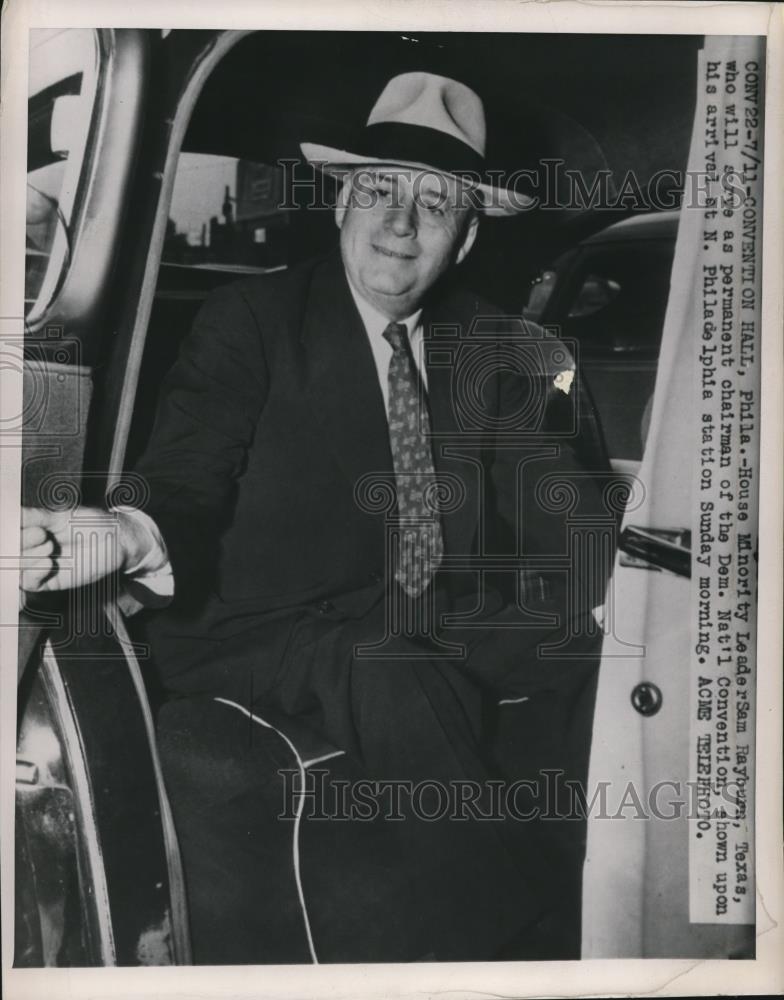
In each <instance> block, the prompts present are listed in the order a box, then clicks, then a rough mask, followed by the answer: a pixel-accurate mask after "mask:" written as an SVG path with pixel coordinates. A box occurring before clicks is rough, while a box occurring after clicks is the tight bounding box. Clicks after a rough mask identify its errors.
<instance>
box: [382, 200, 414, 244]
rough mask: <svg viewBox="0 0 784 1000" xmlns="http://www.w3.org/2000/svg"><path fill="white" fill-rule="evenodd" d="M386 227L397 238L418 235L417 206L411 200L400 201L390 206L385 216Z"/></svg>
mask: <svg viewBox="0 0 784 1000" xmlns="http://www.w3.org/2000/svg"><path fill="white" fill-rule="evenodd" d="M384 225H385V226H386V227H387V229H389V230H390V231H391V232H393V233H394V234H395V235H396V236H414V235H416V206H415V205H414V202H413V200H411V199H408V198H406V199H400V200H399V201H398V202H397V203H396V204H393V205H388V206H387V210H386V212H385V214H384Z"/></svg>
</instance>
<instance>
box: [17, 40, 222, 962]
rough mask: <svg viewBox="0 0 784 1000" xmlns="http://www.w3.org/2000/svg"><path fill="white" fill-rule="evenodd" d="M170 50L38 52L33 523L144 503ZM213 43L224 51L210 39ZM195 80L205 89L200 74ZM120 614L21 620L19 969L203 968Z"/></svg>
mask: <svg viewBox="0 0 784 1000" xmlns="http://www.w3.org/2000/svg"><path fill="white" fill-rule="evenodd" d="M159 39H160V35H159V34H158V33H145V32H141V31H135V30H117V31H114V30H108V29H107V30H92V29H84V30H76V29H74V30H46V31H43V30H41V31H32V32H31V35H30V73H29V81H30V95H29V103H28V121H29V126H28V173H27V182H28V191H27V239H26V269H25V270H26V274H25V279H26V280H25V307H24V313H25V319H24V341H23V344H20V345H19V347H20V348H21V351H20V353H23V355H24V371H23V383H24V389H23V412H22V414H21V416H20V420H19V426H18V428H17V430H18V432H19V433H18V434H17V437H16V438H15V440H16V441H17V442H18V443H19V444H21V449H22V503H23V505H25V506H31V507H33V506H46V507H49V508H54V509H60V510H68V509H72V508H75V507H76V506H78V505H80V504H87V505H89V504H101V503H103V501H104V498H106V497H107V496H108V498H109V500H110V501H111V498H112V497H114V500H115V502H131V503H132V502H133V501H134V496H133V494H134V491H135V490H137V488H138V484H137V483H136V482H135V481H134V480H133V479H132V478H131V479H128V478H126V479H124V480H122V481H120V478H119V477H118V476H116V475H115V476H113V475H112V471H111V466H110V456H111V452H112V450H113V449H114V447H115V446H116V442H117V440H118V437H121V435H122V432H123V430H122V425H121V424H120V423H118V421H117V418H116V409H115V408H114V407H113V406H112V405H110V402H111V401H113V397H112V395H111V392H107V388H108V386H107V382H106V378H105V372H106V371H107V370H109V367H110V366H109V364H108V359H111V358H112V357H113V355H114V354H115V352H116V351H117V349H118V345H123V346H124V345H125V340H124V338H123V336H122V335H118V331H120V330H121V324H120V317H121V315H122V314H123V312H124V311H125V310H126V309H127V308H128V306H129V301H133V300H134V299H138V290H134V288H133V284H132V282H129V281H128V274H129V271H128V268H129V264H128V260H127V257H126V258H123V255H122V253H121V250H122V248H123V246H125V245H127V242H128V239H129V237H130V236H131V234H132V233H133V235H134V236H140V235H142V234H143V232H144V227H145V219H144V217H142V218H141V220H140V219H139V218H135V217H134V215H133V212H132V208H133V205H134V204H141V203H142V202H144V201H145V200H147V201H149V200H155V198H156V197H157V194H158V188H159V185H158V184H157V181H156V178H155V176H154V174H151V173H149V172H148V170H149V159H148V158H147V156H148V149H149V150H154V149H155V139H154V137H153V138H151V139H146V138H145V136H146V134H147V133H146V132H145V130H144V128H143V124H144V123H145V112H150V110H151V105H150V101H149V99H150V94H151V90H150V83H151V74H152V72H153V68H154V48H155V44H156V42H158V41H159ZM199 42H200V46H201V48H204V45H205V38H204V37H201V38H200V39H199ZM185 67H186V70H187V72H185V71H183V70H181V71H180V72H181V75H183V76H185V77H186V78H187V73H189V72H190V69H191V62H190V61H188V62H186V63H185ZM174 89H175V90H176V91H177V93H179V91H180V90H181V85H178V86H176V87H175V88H174ZM152 107H153V108H154V107H155V105H153V106H152ZM151 118H152V122H149V120H148V124H153V125H154V124H155V117H154V115H152V116H151ZM145 142H148V143H149V147H145V145H144V144H145ZM134 199H135V201H134ZM152 216H154V213H152V215H151V217H152ZM142 256H144V255H142ZM123 293H125V294H123ZM112 490H113V491H114V492H112ZM129 491H130V492H129ZM86 527H87V529H88V530H89V525H87V526H86ZM117 597H118V594H117V592H116V587H115V586H114V585H113V584H112V583H111V582H109V583H108V584H106V585H103V586H96V587H93V588H83V589H80V590H74V591H70V592H63V593H60V594H48V595H39V596H35V597H28V599H27V601H26V603H25V606H24V608H23V610H22V611H21V612H20V621H19V657H18V662H19V676H20V681H19V686H18V698H17V717H18V723H17V762H16V810H15V822H16V899H15V953H14V964H15V965H16V966H18V967H40V966H50V965H55V966H56V965H64V966H81V965H84V966H91V965H158V964H171V963H174V962H187V961H188V960H189V945H188V932H187V920H186V914H185V899H184V890H183V882H182V873H181V869H180V865H179V856H178V851H177V843H176V837H175V835H174V831H173V825H172V822H171V817H170V813H169V807H168V802H167V799H166V795H165V791H164V788H163V784H162V781H161V775H160V768H159V765H158V759H157V752H156V748H155V740H154V732H153V722H152V716H151V712H150V706H149V701H148V695H147V690H146V686H145V679H144V676H143V670H142V664H143V660H144V653H145V651H144V649H143V648H140V647H139V646H136V645H134V644H133V643H132V642H131V641H130V639H129V637H128V635H127V632H126V630H125V625H124V622H123V619H122V616H121V615H120V613H119V610H118V605H117Z"/></svg>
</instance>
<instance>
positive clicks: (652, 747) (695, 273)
mask: <svg viewBox="0 0 784 1000" xmlns="http://www.w3.org/2000/svg"><path fill="white" fill-rule="evenodd" d="M761 42H762V40H761V39H757V38H734V39H721V38H710V39H706V44H705V49H704V50H703V51H702V52H701V53H700V66H699V71H698V79H699V80H701V81H703V88H704V89H703V90H702V91H701V92H700V93H699V95H698V101H697V112H696V116H695V124H694V133H693V137H692V147H691V153H690V160H689V170H690V171H691V176H695V175H696V173H697V172H698V170H699V169H700V168H701V166H702V165H703V164H704V163H705V158H706V148H705V144H706V143H708V144H709V143H710V136H707V135H706V132H705V128H704V122H705V114H706V109H707V108H711V109H712V111H711V112H710V113H711V114H716V115H717V116H718V118H719V120H721V116H722V115H724V114H725V109H726V113H727V115H728V117H731V116H734V114H735V111H736V109H737V105H735V104H734V99H733V98H729V97H727V94H726V93H716V88H715V87H713V83H712V81H708V82H707V83H705V81H706V79H707V77H706V61H708V60H711V61H712V62H707V65H713V66H716V67H723V66H724V65H726V67H727V71H728V72H734V69H735V66H737V65H741V66H746V67H747V70H748V69H752V70H753V69H754V68H755V67H759V65H761V64H762V58H763V53H762V44H761ZM711 88H713V89H711ZM728 90H729V88H728ZM730 92H731V91H730ZM729 105H731V107H730V106H729ZM719 127H721V126H719ZM753 137H754V129H753V128H752V127H751V126H750V130H749V140H750V141H751V140H752V139H753ZM755 141H758V139H757V140H755ZM733 156H734V152H733V147H732V146H731V144H729V143H727V144H725V145H724V148H723V151H722V152H720V153H719V159H718V166H717V172H718V173H717V176H718V177H721V176H722V171H723V170H725V169H733V167H732V164H733ZM722 158H723V160H724V161H726V163H727V166H726V168H725V167H724V165H723V161H722ZM744 181H745V182H746V183H747V184H748V188H747V189H746V193H745V195H744V197H745V199H746V201H745V202H739V203H737V204H734V203H733V202H731V201H728V200H724V201H723V202H722V205H723V209H724V211H723V212H722V222H723V229H722V232H723V234H724V239H723V241H717V242H716V245H715V246H714V241H713V238H712V236H711V235H710V234H712V233H713V232H714V230H713V226H712V224H711V221H712V219H713V218H714V217H715V216H716V213H714V215H713V216H712V215H711V214H710V212H711V211H713V208H712V205H711V203H709V202H706V201H705V200H703V201H702V202H700V201H691V202H689V201H688V198H685V201H686V204H685V206H684V208H683V210H682V212H681V218H680V223H679V231H678V238H677V246H676V251H675V257H674V263H673V269H672V282H671V288H670V295H669V300H668V303H667V313H666V318H665V321H664V335H663V340H662V346H661V352H660V355H659V361H658V367H657V371H656V378H655V392H654V397H653V403H652V409H651V415H650V429H649V431H648V434H647V441H646V442H645V450H644V454H643V455H642V461H641V464H640V466H639V469H638V470H637V473H636V476H635V478H634V479H633V480H632V486H631V490H630V499H629V502H628V503H627V505H626V512H625V516H624V520H623V525H622V529H623V530H622V533H621V536H620V545H619V552H618V556H617V558H616V563H615V569H614V574H613V579H612V581H611V584H610V587H609V589H608V599H607V605H606V616H607V617H606V620H605V640H604V645H603V649H602V664H601V673H600V680H599V689H598V694H597V703H596V714H595V719H594V737H593V748H592V757H591V772H590V777H589V787H588V799H589V800H592V804H591V809H590V812H589V821H588V822H589V833H588V851H587V861H586V866H585V877H584V898H583V954H584V956H585V957H630V958H631V957H634V958H641V957H645V958H698V957H703V958H753V957H754V933H755V926H754V919H755V909H754V890H753V829H752V827H751V824H752V822H753V782H751V781H750V780H749V778H748V775H749V770H750V768H751V766H752V765H751V764H750V763H749V760H750V756H751V755H752V754H753V749H750V746H751V747H752V748H753V711H754V708H753V706H754V699H753V683H754V682H753V670H754V659H753V657H754V611H753V601H754V596H753V590H754V584H753V582H752V578H753V575H754V571H753V548H754V541H753V539H754V533H755V530H756V529H755V518H756V513H755V506H754V504H755V499H754V486H753V485H752V486H751V487H749V486H748V482H749V480H750V479H752V478H753V475H752V474H751V473H747V472H744V471H743V470H748V468H749V467H750V465H751V466H752V467H753V464H754V462H755V458H753V457H752V456H753V455H754V454H755V449H756V438H755V434H756V430H755V415H754V404H753V402H751V403H749V411H748V419H747V421H746V431H745V432H741V434H740V435H739V434H738V425H737V424H736V423H735V419H736V416H735V415H736V414H738V413H740V410H739V409H738V406H739V405H740V404H739V402H738V401H739V400H740V399H743V398H744V397H743V393H744V392H745V393H746V394H747V396H746V398H747V399H750V400H752V401H753V400H754V399H756V398H757V397H756V395H755V393H756V392H757V389H756V388H755V386H758V384H759V382H758V378H759V370H758V368H756V366H755V353H754V350H753V349H747V350H746V351H745V352H744V351H743V350H742V349H741V348H740V344H741V343H742V341H741V335H740V330H741V329H742V327H741V319H742V320H743V321H744V322H747V323H750V324H751V329H757V327H756V324H757V323H758V316H756V314H755V306H754V303H755V301H757V302H758V300H759V286H758V285H756V292H755V291H754V290H753V289H751V288H750V289H749V293H748V294H749V296H750V302H751V307H750V308H749V309H748V311H741V310H740V309H739V308H738V309H737V311H736V305H735V304H734V303H736V302H737V299H738V298H739V297H740V295H741V287H742V286H741V281H740V277H739V276H740V274H741V271H740V264H741V252H740V249H741V243H740V240H739V239H738V240H737V241H736V240H735V238H734V236H733V233H734V232H735V231H736V230H735V227H738V229H737V231H738V232H740V227H739V217H740V212H741V209H743V210H744V211H746V207H745V206H748V209H749V211H750V217H751V220H752V222H751V225H752V230H751V231H752V234H753V231H754V229H753V227H754V225H756V224H759V223H758V217H757V213H756V209H757V208H758V207H759V205H760V203H761V188H760V179H759V176H758V174H757V173H756V172H755V171H753V170H749V171H748V177H747V178H744ZM722 197H724V196H722ZM755 220H757V221H756V222H755ZM728 234H729V235H728ZM721 267H724V268H727V267H729V268H730V270H729V271H727V272H725V273H727V274H732V275H735V277H734V278H733V279H731V280H728V281H727V282H725V285H726V286H727V287H729V288H730V291H729V292H724V293H723V295H724V298H723V300H722V302H723V304H722V321H723V323H724V325H723V326H722V327H721V330H722V336H721V344H719V342H718V337H717V336H715V334H716V330H718V329H719V327H718V326H714V325H713V324H712V322H709V321H712V319H713V316H714V313H713V312H712V310H713V302H712V294H711V293H710V292H708V291H706V289H710V288H712V287H713V285H712V284H710V282H712V281H713V279H714V276H715V275H716V274H720V273H722V272H721V271H720V268H721ZM758 281H759V272H758V271H757V272H754V271H752V272H751V277H750V279H749V283H750V285H754V284H755V282H758ZM755 295H756V299H755ZM733 296H735V297H737V298H734V297H733ZM716 301H719V299H718V297H717V299H716ZM752 339H753V338H752ZM706 344H707V345H708V350H707V351H706V347H705V345H706ZM722 345H723V346H722ZM720 347H721V350H720ZM714 352H715V353H714ZM719 357H722V358H725V359H726V360H725V361H723V362H722V363H721V364H720V365H719V362H718V361H716V365H717V367H718V371H719V374H718V375H716V370H717V369H716V368H712V364H713V361H712V359H718V358H719ZM756 361H757V362H758V357H757V358H756ZM714 376H715V377H716V379H717V380H718V381H713V379H714ZM719 384H720V385H721V394H719V391H718V388H717V387H718V385H719ZM714 388H715V389H716V391H715V392H714ZM727 400H734V401H735V402H733V403H731V404H730V405H728V406H727V405H725V404H726V403H727ZM721 407H724V409H721ZM722 421H727V422H728V423H727V427H728V428H729V429H728V430H727V431H726V434H727V441H728V442H731V443H729V444H727V446H726V451H723V452H722V460H721V463H719V460H718V459H717V458H716V455H717V454H718V451H714V450H713V449H714V448H716V449H718V447H719V444H720V441H719V436H718V433H716V436H715V437H714V432H716V429H717V427H718V426H719V424H720V423H722ZM724 433H725V432H724V429H723V428H722V434H724ZM741 444H743V445H744V448H741V447H740V446H741ZM722 447H724V446H723V445H722ZM747 454H748V457H746V455H747ZM725 459H726V462H725ZM714 465H715V468H714ZM725 469H726V471H723V470H725ZM744 476H747V479H746V486H744V485H743V483H744ZM744 490H745V493H746V495H745V498H744V497H743V492H744ZM720 511H721V514H720V513H719V512H720ZM708 515H709V519H708V521H707V522H706V521H704V517H705V516H708ZM720 524H727V525H728V527H727V528H726V529H722V528H720V527H719V525H720ZM722 559H728V560H729V562H727V563H726V565H727V566H730V565H731V566H733V567H738V568H743V570H744V571H745V572H744V580H745V581H746V582H742V583H741V582H738V583H737V584H736V582H735V580H734V579H733V581H732V582H731V583H728V584H727V585H726V586H724V585H722V584H721V582H720V581H721V579H722V570H721V568H720V567H721V566H722V565H723V563H722ZM749 566H751V568H750V569H749ZM739 579H740V577H739ZM743 588H748V595H749V596H748V597H747V598H743V596H742V595H741V594H740V591H741V590H742V589H743ZM705 595H707V596H705ZM706 601H707V602H708V603H707V604H705V602H706ZM711 602H712V603H711ZM733 602H734V603H733ZM725 606H726V609H725ZM704 607H705V608H712V610H711V611H710V613H709V614H707V613H706V615H705V624H704V625H703V624H701V623H702V622H703V608H704ZM750 608H751V609H752V610H749V609H750ZM722 609H725V610H722ZM719 613H721V614H724V615H726V616H727V621H728V623H729V624H728V625H727V628H726V635H727V639H726V640H722V639H721V636H722V627H721V625H720V623H719V622H718V616H719ZM708 618H710V619H711V621H710V622H709V621H708ZM698 623H700V624H698ZM750 664H751V665H750ZM722 692H724V693H722ZM706 734H707V742H706ZM728 773H730V774H732V775H735V776H736V777H738V778H740V779H742V784H741V783H740V782H739V781H736V783H735V788H734V789H731V788H730V786H729V785H728V784H727V782H726V780H725V779H726V776H727V774H728ZM705 776H707V777H705ZM730 780H732V779H730ZM739 789H740V791H739ZM741 792H742V795H741Z"/></svg>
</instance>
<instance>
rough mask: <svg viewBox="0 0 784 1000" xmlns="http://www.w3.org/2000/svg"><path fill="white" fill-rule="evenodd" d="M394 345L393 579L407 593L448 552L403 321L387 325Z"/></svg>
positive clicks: (416, 589) (423, 583)
mask: <svg viewBox="0 0 784 1000" xmlns="http://www.w3.org/2000/svg"><path fill="white" fill-rule="evenodd" d="M384 337H385V339H386V340H387V341H388V342H389V343H390V344H391V345H392V351H393V354H392V358H391V360H390V362H389V441H390V445H391V447H392V460H393V462H394V466H395V480H396V484H397V509H398V518H399V530H400V533H399V536H398V538H399V545H398V565H397V568H396V572H395V578H396V579H397V581H398V583H399V584H400V585H401V587H403V589H404V590H405V591H406V593H408V594H410V595H411V596H416V595H417V594H421V593H422V591H423V590H424V589H425V587H427V585H428V584H429V583H430V580H431V579H432V576H433V573H435V571H436V569H438V566H439V564H440V562H441V559H442V557H443V554H444V542H443V537H442V534H441V521H440V518H439V516H438V512H437V509H435V508H436V504H435V497H436V489H435V481H436V477H435V470H434V468H433V453H432V451H431V449H430V418H429V416H428V412H427V406H426V405H424V399H420V392H421V385H420V380H419V375H418V373H417V370H416V367H415V365H414V359H413V357H412V354H411V348H410V346H409V343H408V336H407V331H406V328H405V325H404V324H403V323H390V324H389V326H388V327H387V328H386V330H384Z"/></svg>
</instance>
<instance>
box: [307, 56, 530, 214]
mask: <svg viewBox="0 0 784 1000" xmlns="http://www.w3.org/2000/svg"><path fill="white" fill-rule="evenodd" d="M357 146H358V150H357V151H349V150H347V149H335V148H334V147H332V146H323V145H320V144H318V143H312V142H303V143H300V148H301V149H302V152H303V154H304V155H305V157H306V159H307V160H308V161H309V162H310V163H312V164H313V166H314V167H317V168H318V169H319V170H322V171H324V173H327V174H331V175H333V176H335V177H342V176H344V175H345V174H346V173H347V172H348V171H349V170H352V169H354V168H355V167H358V166H362V165H370V164H374V163H378V164H382V163H383V164H385V165H388V166H396V167H413V168H417V169H420V170H435V171H437V172H438V173H440V174H446V175H448V176H451V177H455V178H457V179H459V180H462V181H463V182H464V183H467V184H468V185H469V187H471V188H472V189H473V190H474V191H475V192H476V193H477V194H478V195H479V201H480V203H481V204H480V208H481V210H482V211H484V212H485V214H487V215H512V214H514V213H515V212H518V211H520V210H522V209H524V208H527V207H528V206H529V205H531V204H532V199H531V198H529V197H528V196H527V195H524V194H522V193H521V192H518V191H510V190H509V189H507V188H504V187H500V186H499V185H497V184H493V183H492V182H491V181H490V180H489V179H488V178H487V175H486V165H485V111H484V107H483V105H482V101H481V100H480V98H479V97H478V95H477V94H475V93H474V91H473V90H471V88H470V87H467V86H466V85H465V84H464V83H460V82H458V81H457V80H450V79H449V78H448V77H445V76H437V75H436V74H434V73H423V72H418V73H401V74H400V75H399V76H395V77H393V78H392V79H391V80H390V81H389V82H388V83H387V85H386V87H385V88H384V90H383V91H382V93H381V96H380V97H379V98H378V100H377V101H376V103H375V105H374V106H373V110H372V111H371V112H370V115H369V117H368V120H367V125H366V126H365V128H364V129H363V131H362V133H361V135H360V137H359V139H358V142H357Z"/></svg>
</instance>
